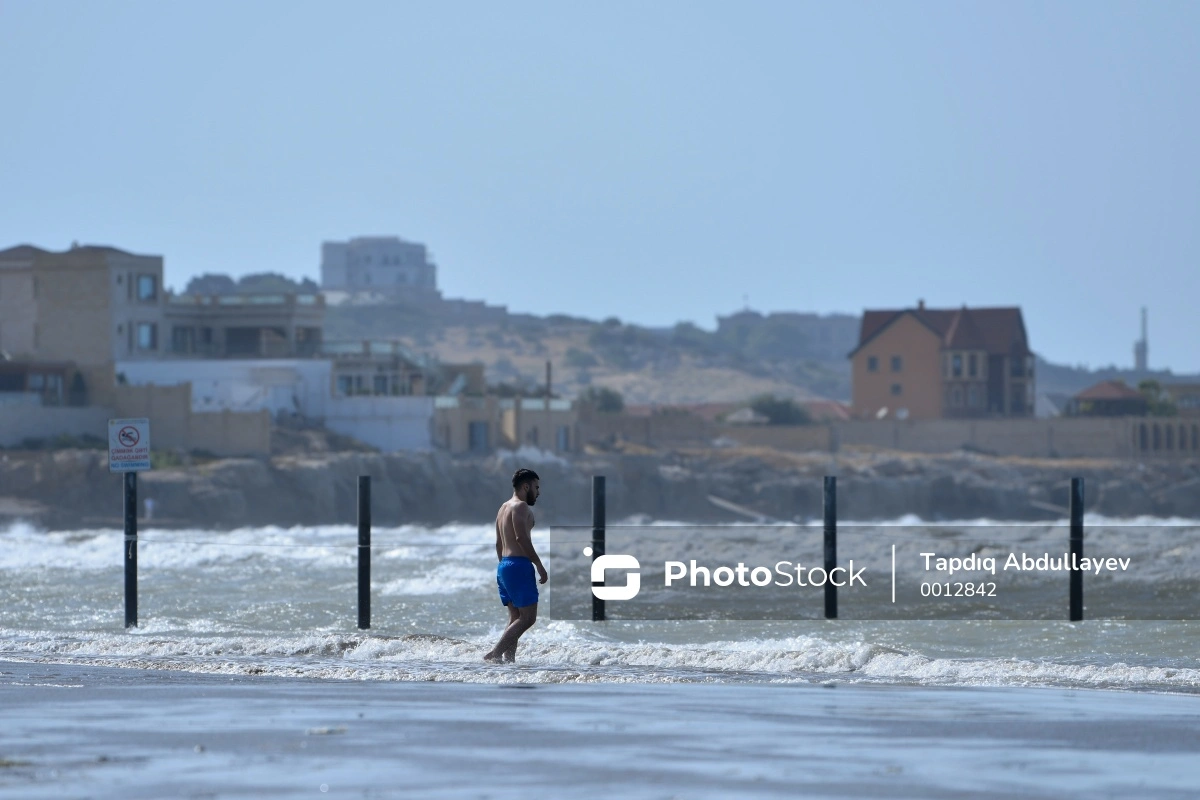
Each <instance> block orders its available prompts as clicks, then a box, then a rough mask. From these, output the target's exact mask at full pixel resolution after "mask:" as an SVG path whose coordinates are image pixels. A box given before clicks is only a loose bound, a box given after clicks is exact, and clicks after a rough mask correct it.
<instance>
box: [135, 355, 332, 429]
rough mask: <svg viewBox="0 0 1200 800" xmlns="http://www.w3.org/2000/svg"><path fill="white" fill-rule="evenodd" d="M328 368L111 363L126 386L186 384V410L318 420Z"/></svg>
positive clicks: (234, 362) (283, 363) (272, 362)
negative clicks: (188, 406) (295, 414)
mask: <svg viewBox="0 0 1200 800" xmlns="http://www.w3.org/2000/svg"><path fill="white" fill-rule="evenodd" d="M332 369H333V364H332V362H330V361H327V360H323V359H220V360H208V359H170V360H161V361H154V362H146V361H128V362H124V361H123V362H120V363H118V364H117V367H116V370H117V372H120V373H122V374H123V375H124V376H125V378H126V380H128V381H129V383H131V384H137V385H144V384H155V385H159V386H175V385H179V384H184V383H191V384H192V410H193V411H199V412H215V411H222V410H226V409H228V410H230V411H259V410H263V409H265V410H267V411H270V412H272V413H280V412H282V413H291V412H293V411H296V410H297V408H298V409H299V412H300V413H301V414H303V415H304V416H306V417H309V418H310V419H322V418H323V417H324V416H325V412H326V407H327V404H328V402H329V399H330V395H331V393H332V378H331V375H332Z"/></svg>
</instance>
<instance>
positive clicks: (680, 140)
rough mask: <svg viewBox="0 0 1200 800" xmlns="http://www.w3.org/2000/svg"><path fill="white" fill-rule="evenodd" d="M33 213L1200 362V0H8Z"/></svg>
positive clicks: (226, 251)
mask: <svg viewBox="0 0 1200 800" xmlns="http://www.w3.org/2000/svg"><path fill="white" fill-rule="evenodd" d="M0 191H2V194H0V197H2V199H0V246H8V245H11V244H17V243H21V242H29V243H33V244H37V245H39V246H42V247H47V248H51V249H62V248H65V247H67V246H69V245H70V243H71V241H72V240H79V241H80V242H87V243H106V244H112V245H116V246H118V247H122V248H125V249H128V250H132V251H134V252H140V253H156V254H162V255H164V256H165V258H166V270H167V283H168V285H173V286H175V287H176V288H182V286H183V285H184V284H185V283H186V281H187V279H188V278H189V277H190V276H192V275H194V274H197V273H201V272H225V273H230V274H233V275H241V274H244V273H247V272H261V271H275V272H282V273H286V274H288V275H292V276H295V277H300V276H309V277H313V278H317V277H318V265H319V258H320V256H319V253H320V243H321V241H322V240H326V239H345V238H349V237H351V236H355V235H381V234H397V235H400V236H402V237H405V238H408V239H413V240H416V241H420V242H424V243H426V244H428V245H429V247H430V248H431V250H432V252H433V253H434V255H435V257H436V260H437V263H438V267H439V282H440V286H441V288H442V289H443V291H444V292H445V294H446V295H447V296H450V297H468V298H476V299H486V300H487V301H489V302H492V303H502V304H506V305H508V307H509V308H510V309H512V310H516V311H530V312H534V313H539V314H544V313H551V312H564V313H571V314H577V315H582V316H588V317H593V318H601V317H607V316H610V315H616V316H619V317H621V318H622V319H625V320H630V321H635V322H639V323H644V324H651V325H669V324H672V323H674V322H676V321H680V320H691V321H694V322H696V323H698V324H700V325H702V326H704V327H711V326H712V325H713V324H714V318H715V315H717V314H727V313H729V312H731V311H734V310H736V309H738V308H740V307H742V305H743V296H744V295H745V296H748V298H749V304H750V306H751V307H752V308H755V309H758V310H762V311H770V310H810V311H820V312H831V311H845V312H853V313H858V312H860V311H861V310H862V309H863V308H864V307H869V308H880V307H884V308H887V307H898V306H904V305H912V304H914V303H915V302H916V300H917V298H918V297H923V298H924V299H925V300H926V301H927V303H929V304H930V305H942V306H957V305H960V304H962V303H967V304H970V305H999V304H1004V305H1007V304H1019V305H1020V306H1022V307H1023V308H1024V311H1025V320H1026V325H1027V327H1028V328H1029V333H1030V337H1031V340H1032V344H1033V347H1034V349H1035V350H1037V351H1038V352H1040V353H1041V354H1042V355H1044V356H1046V357H1047V358H1049V359H1051V360H1054V361H1062V362H1068V363H1088V364H1091V365H1093V366H1098V365H1102V364H1109V363H1114V362H1115V363H1117V364H1129V363H1131V362H1132V350H1131V348H1132V343H1133V340H1134V339H1135V338H1136V335H1137V326H1138V309H1139V307H1140V306H1142V305H1146V306H1148V307H1149V309H1150V329H1151V330H1150V334H1151V335H1150V361H1151V365H1152V366H1156V367H1162V366H1170V367H1172V368H1174V369H1175V370H1176V371H1185V370H1190V371H1194V370H1200V337H1198V336H1197V332H1198V329H1200V325H1197V321H1196V320H1197V313H1196V309H1197V303H1198V297H1200V292H1198V290H1200V234H1198V233H1197V226H1198V225H1200V2H1164V1H1162V0H1155V1H1154V2H1138V3H1097V2H1086V3H1072V2H1037V3H1030V4H1020V3H1013V2H1008V0H1005V1H1004V2H998V1H997V2H991V3H985V2H950V3H916V2H894V1H891V0H889V2H884V3H862V2H850V3H847V2H836V3H835V2H829V3H820V4H813V3H802V2H796V1H795V0H788V1H787V2H780V3H752V2H751V3H748V2H732V0H727V1H726V2H719V3H701V2H695V1H694V0H690V1H689V2H679V3H675V2H664V0H654V1H653V2H636V3H635V2H629V3H620V2H605V3H580V2H548V3H539V4H530V3H520V2H505V3H496V2H488V3H454V2H448V3H429V2H415V1H414V2H379V3H368V2H339V3H334V2H324V3H306V2H296V1H295V0H289V1H288V2H266V1H265V0H253V1H252V2H238V3H233V2H214V0H204V2H190V3H189V2H170V3H165V2H158V0H154V1H153V2H66V1H65V0H0Z"/></svg>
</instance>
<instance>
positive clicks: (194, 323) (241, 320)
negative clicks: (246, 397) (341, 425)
mask: <svg viewBox="0 0 1200 800" xmlns="http://www.w3.org/2000/svg"><path fill="white" fill-rule="evenodd" d="M163 314H164V323H165V328H166V329H167V330H168V331H169V333H168V336H169V337H170V338H169V340H167V342H166V343H165V345H164V347H163V350H164V352H169V353H170V354H171V356H172V357H175V358H178V357H194V358H308V357H311V356H315V355H317V354H318V353H320V351H321V340H322V337H323V331H324V327H325V298H324V296H322V295H320V294H302V293H301V294H222V295H191V294H181V295H175V294H172V295H169V296H168V297H167V302H166V306H165V308H164V312H163Z"/></svg>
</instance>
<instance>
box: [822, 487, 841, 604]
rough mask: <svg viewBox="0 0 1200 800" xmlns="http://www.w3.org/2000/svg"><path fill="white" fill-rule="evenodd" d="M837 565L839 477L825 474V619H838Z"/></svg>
mask: <svg viewBox="0 0 1200 800" xmlns="http://www.w3.org/2000/svg"><path fill="white" fill-rule="evenodd" d="M836 566H837V478H836V477H834V476H833V475H826V476H825V577H826V580H825V619H837V615H838V612H837V587H836V586H834V585H833V568H834V567H836Z"/></svg>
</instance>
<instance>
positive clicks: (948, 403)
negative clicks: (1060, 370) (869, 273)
mask: <svg viewBox="0 0 1200 800" xmlns="http://www.w3.org/2000/svg"><path fill="white" fill-rule="evenodd" d="M849 358H850V361H851V365H852V377H851V380H852V395H853V400H852V403H851V406H852V412H853V414H854V416H856V417H859V418H890V417H896V418H899V419H937V418H942V417H949V418H956V417H957V418H961V417H989V416H1004V417H1028V416H1033V413H1034V402H1033V399H1034V368H1033V364H1034V357H1033V351H1031V350H1030V349H1029V341H1028V338H1027V336H1026V334H1025V322H1024V320H1023V319H1022V316H1021V309H1019V308H1015V307H1008V308H967V307H966V306H963V307H962V308H958V309H931V308H926V307H925V303H924V301H921V302H919V303H918V304H917V307H916V308H906V309H899V310H887V311H866V312H864V313H863V318H862V326H861V330H860V333H859V342H858V347H856V348H855V349H854V350H853V351H852V352H851V353H850V356H849Z"/></svg>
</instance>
